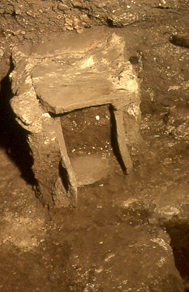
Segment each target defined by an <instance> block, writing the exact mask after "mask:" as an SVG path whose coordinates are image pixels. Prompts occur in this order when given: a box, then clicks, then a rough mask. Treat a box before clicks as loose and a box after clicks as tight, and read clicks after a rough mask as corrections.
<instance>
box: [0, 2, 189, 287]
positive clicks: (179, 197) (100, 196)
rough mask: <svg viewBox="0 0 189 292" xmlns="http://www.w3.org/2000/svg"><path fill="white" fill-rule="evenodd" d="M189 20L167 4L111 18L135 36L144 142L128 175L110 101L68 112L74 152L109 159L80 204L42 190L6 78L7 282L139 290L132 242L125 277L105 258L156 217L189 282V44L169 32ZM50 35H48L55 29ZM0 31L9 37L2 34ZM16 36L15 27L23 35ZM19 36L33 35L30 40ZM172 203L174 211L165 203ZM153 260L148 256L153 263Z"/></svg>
mask: <svg viewBox="0 0 189 292" xmlns="http://www.w3.org/2000/svg"><path fill="white" fill-rule="evenodd" d="M33 2H34V1H33ZM4 25H5V24H4ZM188 27H189V18H188V14H187V13H185V12H183V14H181V13H180V12H174V13H173V12H169V11H167V13H166V14H165V15H164V18H156V19H154V20H153V22H152V21H150V20H146V21H143V22H136V23H134V24H132V25H128V26H126V27H123V28H107V29H109V30H112V31H116V33H118V34H121V35H123V36H124V37H125V39H126V40H127V42H126V46H127V52H126V54H127V58H128V60H130V62H131V63H132V64H133V66H134V68H135V70H136V74H137V76H138V80H139V82H140V87H141V111H142V118H141V122H140V129H141V134H142V137H143V139H144V145H142V146H141V148H140V147H139V149H134V148H130V154H131V158H132V161H133V171H132V173H131V174H130V175H124V174H123V171H122V169H121V167H120V165H119V162H118V160H117V158H116V153H115V151H114V147H113V146H114V145H113V140H112V133H111V123H110V122H111V111H109V108H108V107H106V106H105V107H95V108H91V109H85V110H82V111H78V112H73V113H70V114H68V115H66V116H63V117H62V124H63V130H64V135H65V140H66V143H67V147H68V154H69V156H70V157H71V158H72V157H73V158H74V157H77V156H79V155H80V154H82V155H83V154H85V155H91V154H93V153H95V154H102V156H103V155H104V156H108V157H109V158H110V159H111V170H110V172H109V174H108V176H106V177H105V178H103V179H101V180H100V181H98V182H96V183H95V184H92V185H89V186H85V187H82V188H79V192H78V207H77V208H75V209H69V208H65V209H63V208H60V209H50V210H48V209H47V208H43V206H42V205H41V203H40V202H39V200H38V199H37V198H36V197H35V192H34V189H35V183H36V182H35V179H34V177H33V174H32V171H31V165H32V163H33V162H32V157H31V155H30V152H29V149H28V146H27V143H26V134H27V133H23V132H22V130H21V129H20V127H19V126H18V125H17V123H16V122H15V121H14V116H13V114H12V112H11V109H10V107H9V99H10V98H11V91H10V83H9V80H8V78H7V77H5V78H4V79H3V81H2V84H1V96H0V182H1V183H0V194H1V195H0V233H1V235H0V246H1V253H0V262H1V266H0V291H2V292H5V291H23V292H24V291H110V290H108V289H109V287H110V285H111V287H112V291H146V290H136V289H137V288H136V287H135V286H134V284H133V283H135V277H137V276H138V279H140V277H142V276H141V275H140V274H138V275H137V276H136V275H130V281H131V283H132V285H133V286H132V285H130V287H132V288H131V289H132V290H126V284H127V282H126V280H124V278H121V276H120V275H122V267H123V268H125V266H124V264H123V257H125V258H126V259H128V266H127V268H128V269H129V268H130V266H132V265H134V264H135V263H134V261H135V260H136V259H134V260H133V259H131V258H130V259H129V258H128V253H129V251H128V250H127V249H125V252H124V253H123V254H122V256H121V257H120V258H117V259H116V267H117V270H116V272H114V276H115V279H116V278H117V279H119V280H118V281H117V280H115V279H112V278H111V277H110V275H111V273H110V270H108V268H106V267H104V269H103V270H101V266H102V261H104V259H107V261H108V260H109V258H111V257H113V256H114V255H115V254H116V253H119V252H120V251H123V250H124V248H125V246H126V245H129V244H130V245H131V244H133V242H134V241H135V240H136V238H138V239H140V238H141V237H142V236H143V237H145V236H147V235H146V234H148V232H150V231H145V230H146V228H151V226H152V227H153V228H154V232H157V230H156V228H159V227H158V226H160V227H161V228H166V229H167V231H168V233H169V235H170V236H171V245H172V248H173V251H174V255H175V263H176V267H177V269H178V270H179V271H180V274H181V276H182V278H183V281H184V285H185V291H189V278H188V273H189V245H188V242H189V235H188V234H189V232H188V231H189V226H188V216H189V198H188V190H189V130H188V129H189V118H188V117H189V48H187V47H183V46H182V47H181V46H176V45H175V44H173V43H171V42H170V41H169V38H170V36H171V34H172V33H175V32H179V33H180V32H181V33H182V32H183V33H188V32H189V31H188ZM4 29H5V27H4ZM49 30H50V28H49ZM49 33H51V31H49ZM62 33H63V32H62ZM25 34H27V31H26V32H25ZM43 37H44V38H47V39H48V34H46V35H43ZM1 39H2V43H5V42H7V43H8V41H5V39H4V36H1ZM13 41H14V36H12V40H11V42H13ZM18 41H20V40H18V37H17V36H15V43H17V42H18ZM21 42H25V43H26V44H27V42H28V44H29V43H31V40H27V39H25V40H23V39H21ZM6 52H7V56H6V57H5V58H4V63H3V66H2V69H1V74H2V76H5V75H6V74H7V73H8V70H11V68H10V64H9V58H8V56H9V54H8V49H7V51H6ZM70 129H71V130H70ZM84 130H85V131H84ZM131 199H132V200H134V201H132V202H134V203H132V204H131V207H129V208H128V209H126V210H125V209H124V208H123V203H124V202H125V201H127V200H131ZM166 208H168V209H167V210H169V211H170V210H172V211H173V214H174V216H172V215H170V212H168V211H167V213H166ZM176 209H178V210H179V211H178V213H177V212H176V211H175V210H176ZM174 212H175V213H174ZM162 214H164V215H165V216H164V215H162ZM150 230H151V229H150ZM144 231H145V232H144ZM126 238H127V240H126ZM128 239H130V241H131V242H129V240H128ZM120 254H121V253H120ZM153 260H154V259H149V263H150V261H153ZM112 267H113V265H112ZM112 269H113V268H112ZM99 275H101V276H99ZM119 276H120V278H119ZM96 278H97V279H98V281H99V282H98V283H97V282H96V280H95V279H96ZM110 278H111V279H110ZM141 279H142V278H141ZM124 281H125V282H124ZM118 282H119V283H122V284H121V285H122V286H121V285H118V284H117V283H118ZM116 285H117V286H116ZM124 285H125V286H124ZM124 289H125V290H124ZM149 289H150V288H149ZM149 291H157V290H155V289H154V290H153V289H151V290H149ZM158 291H159V290H158ZM162 291H163V290H162ZM175 291H178V290H175ZM170 292H171V291H170Z"/></svg>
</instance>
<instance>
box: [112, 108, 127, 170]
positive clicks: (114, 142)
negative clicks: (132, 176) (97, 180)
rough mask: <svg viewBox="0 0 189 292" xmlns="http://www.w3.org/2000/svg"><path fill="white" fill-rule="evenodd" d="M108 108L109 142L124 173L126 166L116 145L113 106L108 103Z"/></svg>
mask: <svg viewBox="0 0 189 292" xmlns="http://www.w3.org/2000/svg"><path fill="white" fill-rule="evenodd" d="M109 110H110V121H111V144H112V148H113V151H114V155H115V156H116V158H117V160H118V162H119V164H120V166H121V168H122V171H123V172H124V173H126V168H125V165H124V162H123V159H122V156H121V153H120V150H119V146H118V140H117V127H116V120H115V116H114V110H113V106H112V105H110V107H109Z"/></svg>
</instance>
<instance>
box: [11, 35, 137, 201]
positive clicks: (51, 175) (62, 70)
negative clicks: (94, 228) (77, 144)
mask: <svg viewBox="0 0 189 292" xmlns="http://www.w3.org/2000/svg"><path fill="white" fill-rule="evenodd" d="M89 35H90V37H89ZM124 50H125V42H124V40H123V38H121V37H120V36H118V35H116V34H115V33H114V34H112V35H111V34H110V35H109V34H107V33H106V32H105V31H104V33H103V31H102V30H100V31H98V30H96V31H90V34H89V33H87V32H85V33H84V34H82V35H78V36H77V38H76V37H75V35H74V36H73V37H72V38H71V37H70V38H69V39H54V40H51V41H49V42H48V43H44V44H40V45H38V46H36V47H35V48H33V49H32V51H31V54H30V55H27V53H26V52H24V50H19V49H18V48H16V47H15V48H14V49H13V54H12V56H13V62H14V64H15V69H14V71H13V72H12V73H11V79H12V90H13V93H14V94H15V97H14V98H13V99H12V100H11V106H12V108H13V110H14V112H15V114H16V116H17V121H18V122H19V123H20V124H21V126H22V127H23V128H25V129H26V130H27V131H28V132H29V135H28V142H29V145H30V147H31V150H32V153H33V157H34V166H33V171H34V174H35V177H36V179H37V180H38V183H39V189H40V193H41V195H42V196H43V202H44V204H50V202H51V200H52V199H53V200H54V199H55V197H56V196H55V197H52V196H53V193H57V191H56V190H54V188H56V187H58V186H60V183H61V180H60V179H59V177H60V176H61V175H60V173H61V168H62V169H63V172H62V175H63V173H64V175H63V176H64V177H61V179H62V180H63V182H64V184H65V181H68V185H69V186H67V187H66V188H67V189H66V192H67V193H68V195H67V196H68V198H69V200H70V203H71V204H72V205H76V200H77V180H76V178H75V174H74V170H73V167H72V165H71V162H70V159H69V157H68V154H67V150H66V145H65V141H64V137H63V133H62V129H61V123H60V120H59V118H56V115H60V114H65V113H67V112H70V111H73V110H76V109H82V108H86V107H90V106H98V105H104V104H111V105H112V107H113V112H114V115H115V121H116V131H117V143H118V146H119V151H120V154H121V159H122V161H123V165H124V169H125V170H126V171H127V173H129V172H130V171H131V168H132V162H131V158H130V156H129V152H128V149H127V145H126V136H125V133H126V131H125V124H127V119H129V116H131V120H132V121H133V120H134V122H131V123H130V124H129V127H128V126H127V135H128V137H127V140H129V141H130V143H131V144H132V143H136V141H137V142H138V143H140V142H141V141H142V139H141V136H140V134H139V131H138V129H139V126H138V122H139V120H140V109H139V105H140V98H139V88H138V83H137V79H136V76H135V73H134V71H133V69H132V65H131V64H130V62H129V61H127V62H126V61H125V59H124ZM51 116H52V117H53V118H52V117H51ZM129 133H130V135H129ZM136 134H138V135H136ZM132 137H135V138H134V139H132ZM132 141H133V142H132ZM57 179H58V183H56V182H57ZM66 184H67V183H66ZM63 187H65V186H62V188H63ZM60 193H62V194H65V191H63V189H62V190H61V191H60V190H59V191H58V194H59V195H58V196H59V197H60ZM64 200H65V199H63V201H64ZM66 200H67V199H66Z"/></svg>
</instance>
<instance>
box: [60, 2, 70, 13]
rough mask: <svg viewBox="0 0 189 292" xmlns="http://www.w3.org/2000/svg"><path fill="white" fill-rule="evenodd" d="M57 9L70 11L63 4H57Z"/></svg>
mask: <svg viewBox="0 0 189 292" xmlns="http://www.w3.org/2000/svg"><path fill="white" fill-rule="evenodd" d="M58 9H59V10H61V11H66V10H70V8H69V7H68V6H67V5H66V4H63V3H59V4H58Z"/></svg>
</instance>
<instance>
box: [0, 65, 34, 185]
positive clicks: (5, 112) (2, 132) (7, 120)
mask: <svg viewBox="0 0 189 292" xmlns="http://www.w3.org/2000/svg"><path fill="white" fill-rule="evenodd" d="M12 70H13V66H11V67H10V70H9V72H8V74H7V76H5V77H4V78H3V80H2V81H1V91H0V147H2V148H5V149H6V152H7V155H9V157H10V158H11V160H12V161H13V162H14V163H15V164H16V165H17V166H18V168H19V169H20V171H21V174H22V177H23V178H24V179H25V181H26V182H27V183H28V184H31V185H37V181H36V179H35V177H34V174H33V171H32V169H31V167H32V165H33V157H32V155H31V149H30V147H29V145H28V143H27V131H26V130H24V129H23V128H22V127H21V126H20V125H19V124H18V123H17V122H16V120H15V114H14V112H13V110H12V108H11V106H10V99H11V98H12V97H13V94H12V91H11V82H10V79H9V74H10V73H11V71H12Z"/></svg>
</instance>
